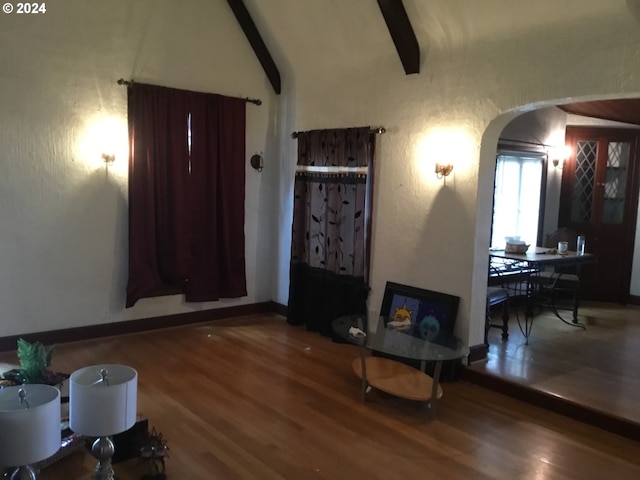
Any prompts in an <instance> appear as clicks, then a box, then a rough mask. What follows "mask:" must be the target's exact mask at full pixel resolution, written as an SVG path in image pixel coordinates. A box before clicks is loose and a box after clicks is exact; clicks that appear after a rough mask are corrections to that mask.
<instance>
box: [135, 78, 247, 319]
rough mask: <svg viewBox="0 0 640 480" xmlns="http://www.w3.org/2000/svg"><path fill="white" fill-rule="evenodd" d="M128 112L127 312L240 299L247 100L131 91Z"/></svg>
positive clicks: (138, 87)
mask: <svg viewBox="0 0 640 480" xmlns="http://www.w3.org/2000/svg"><path fill="white" fill-rule="evenodd" d="M128 107H129V141H130V163H129V282H128V285H127V302H126V305H127V307H131V306H133V305H134V304H135V302H136V301H137V300H139V299H140V298H143V297H149V296H155V295H159V294H163V293H180V292H183V293H185V294H186V296H185V299H186V300H187V301H208V300H218V299H219V298H222V297H239V296H243V295H246V278H245V263H244V193H245V190H244V180H245V174H244V162H245V109H246V103H245V101H244V100H242V99H237V98H229V97H223V96H221V95H214V94H205V93H197V92H189V91H184V90H177V89H171V88H165V87H158V86H153V85H145V84H138V83H136V84H132V85H131V86H130V87H129V90H128ZM189 132H190V135H189Z"/></svg>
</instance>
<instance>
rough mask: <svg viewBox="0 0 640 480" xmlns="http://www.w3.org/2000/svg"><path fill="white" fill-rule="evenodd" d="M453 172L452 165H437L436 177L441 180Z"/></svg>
mask: <svg viewBox="0 0 640 480" xmlns="http://www.w3.org/2000/svg"><path fill="white" fill-rule="evenodd" d="M452 170H453V164H452V163H436V176H437V177H438V178H439V179H440V178H444V177H446V176H448V175H449V174H450V173H451V171H452Z"/></svg>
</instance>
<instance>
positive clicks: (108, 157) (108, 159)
mask: <svg viewBox="0 0 640 480" xmlns="http://www.w3.org/2000/svg"><path fill="white" fill-rule="evenodd" d="M101 157H102V160H103V161H104V163H106V164H107V166H109V165H111V164H112V163H113V162H115V161H116V156H115V154H113V153H103V154H102V155H101Z"/></svg>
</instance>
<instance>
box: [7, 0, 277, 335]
mask: <svg viewBox="0 0 640 480" xmlns="http://www.w3.org/2000/svg"><path fill="white" fill-rule="evenodd" d="M47 7H48V9H47V12H46V14H41V15H17V14H12V15H7V14H0V86H1V87H0V165H1V167H2V175H0V222H1V225H2V227H1V228H0V247H1V249H0V336H5V335H15V334H21V333H28V332H37V331H44V330H52V329H60V328H67V327H77V326H83V325H94V324H101V323H109V322H116V321H122V320H127V319H135V318H142V317H148V316H156V315H167V314H172V313H179V312H188V311H192V310H198V309H204V308H216V307H219V306H227V305H236V304H241V303H254V302H259V301H268V300H270V299H271V292H270V282H271V280H270V279H271V272H272V270H273V267H272V259H271V257H270V253H269V252H270V251H271V250H272V248H273V247H272V239H273V235H272V233H271V231H272V229H271V227H270V223H269V221H268V219H269V217H270V215H271V212H272V203H273V202H272V197H274V196H275V194H276V192H275V189H274V188H273V185H275V184H276V182H275V181H274V180H273V179H274V178H277V171H275V170H274V169H273V168H272V165H273V164H269V161H270V160H271V159H273V158H277V152H276V151H275V150H274V149H275V146H274V145H275V142H274V141H273V130H274V128H275V122H276V118H275V115H274V102H273V98H274V96H275V95H274V94H273V91H272V89H271V87H270V86H269V85H268V84H267V83H266V81H265V78H264V73H263V71H262V68H261V66H260V64H259V63H258V61H257V60H256V57H255V55H254V53H253V51H252V50H251V48H250V46H249V44H248V42H247V41H246V39H245V37H244V34H243V33H242V31H241V30H240V28H239V26H238V24H237V22H236V20H235V17H234V16H233V14H232V12H231V10H230V9H229V7H228V5H227V3H226V2H225V1H224V0H197V1H196V0H190V1H187V2H174V1H170V0H146V1H134V0H118V1H108V2H96V1H86V0H65V1H62V2H47ZM121 77H124V78H125V79H129V78H135V79H136V80H138V81H141V82H147V83H155V84H159V85H166V86H172V87H177V88H185V89H191V90H200V91H207V92H214V93H221V94H225V95H232V96H242V97H245V96H249V97H258V98H261V99H262V101H263V102H264V103H263V105H262V106H260V107H258V106H254V105H252V104H248V105H247V157H250V155H251V154H253V153H256V152H261V151H262V152H264V154H265V159H266V167H265V170H264V171H263V172H262V173H257V172H255V171H254V170H253V169H251V168H250V167H249V165H248V160H247V182H246V189H247V195H246V228H245V235H246V257H247V282H248V292H249V295H248V296H247V297H245V298H242V299H237V300H227V301H221V302H211V303H207V304H185V303H184V302H183V301H182V297H180V296H173V297H162V298H160V299H145V300H142V301H140V302H138V304H137V305H136V306H135V307H133V308H131V309H126V310H125V309H124V298H125V287H126V282H127V255H128V253H127V158H126V155H127V131H126V89H125V88H124V87H120V86H118V85H117V84H116V80H117V79H118V78H121ZM96 122H97V125H98V126H97V127H96V128H97V130H96V129H95V128H94V126H95V125H96ZM114 125H115V133H111V131H110V128H111V127H112V126H114ZM102 144H104V145H102ZM103 149H112V150H113V151H115V152H116V154H117V155H118V158H117V159H116V163H115V164H114V165H113V166H112V167H110V168H109V169H108V170H107V169H106V167H105V165H104V163H101V161H100V158H99V155H100V153H101V151H102V150H103ZM270 178H271V180H269V179H270Z"/></svg>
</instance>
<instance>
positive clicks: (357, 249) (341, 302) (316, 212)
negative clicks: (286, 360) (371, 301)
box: [287, 127, 375, 336]
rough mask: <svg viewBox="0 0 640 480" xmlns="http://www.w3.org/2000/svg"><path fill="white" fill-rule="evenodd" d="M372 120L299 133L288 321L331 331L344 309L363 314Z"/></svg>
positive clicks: (365, 309)
mask: <svg viewBox="0 0 640 480" xmlns="http://www.w3.org/2000/svg"><path fill="white" fill-rule="evenodd" d="M374 138H375V137H374V134H373V133H371V130H370V129H369V127H363V128H349V129H334V130H313V131H309V132H303V133H299V134H298V171H297V173H296V177H295V184H294V206H293V227H292V236H291V237H292V238H291V264H290V272H289V302H288V309H287V312H288V313H287V321H288V322H289V323H290V324H293V325H302V324H304V325H306V328H307V329H309V330H311V331H315V332H319V333H321V334H322V335H326V336H331V334H332V330H331V322H332V321H333V320H334V319H335V318H336V317H339V316H341V315H348V314H365V313H366V311H367V306H366V300H367V296H368V291H369V289H368V285H367V279H366V273H367V271H368V258H367V256H368V248H367V242H368V237H369V233H368V223H369V220H368V214H369V211H368V209H367V202H368V198H369V197H370V188H368V175H367V171H368V170H369V171H371V168H370V167H372V159H373V146H374Z"/></svg>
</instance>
